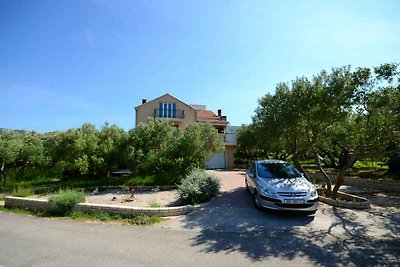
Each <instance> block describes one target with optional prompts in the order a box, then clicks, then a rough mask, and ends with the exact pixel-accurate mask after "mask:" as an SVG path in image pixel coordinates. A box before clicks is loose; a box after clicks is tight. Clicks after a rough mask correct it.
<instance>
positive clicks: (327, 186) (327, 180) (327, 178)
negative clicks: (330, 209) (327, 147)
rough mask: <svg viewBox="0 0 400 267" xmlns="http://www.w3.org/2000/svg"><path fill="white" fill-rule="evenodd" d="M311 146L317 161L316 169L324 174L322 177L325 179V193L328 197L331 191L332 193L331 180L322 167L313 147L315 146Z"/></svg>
mask: <svg viewBox="0 0 400 267" xmlns="http://www.w3.org/2000/svg"><path fill="white" fill-rule="evenodd" d="M312 148H313V151H314V155H315V160H316V162H317V166H318V170H319V171H320V172H321V173H322V175H323V176H324V179H325V183H326V191H325V195H326V196H327V197H330V196H331V193H332V180H331V178H330V177H329V175H328V174H327V173H326V172H325V171H324V169H323V168H322V165H321V159H320V158H319V155H318V152H317V150H316V149H315V147H312Z"/></svg>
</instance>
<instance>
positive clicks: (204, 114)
mask: <svg viewBox="0 0 400 267" xmlns="http://www.w3.org/2000/svg"><path fill="white" fill-rule="evenodd" d="M212 117H217V115H216V114H215V113H214V112H212V111H211V110H198V111H197V118H198V119H201V118H212Z"/></svg>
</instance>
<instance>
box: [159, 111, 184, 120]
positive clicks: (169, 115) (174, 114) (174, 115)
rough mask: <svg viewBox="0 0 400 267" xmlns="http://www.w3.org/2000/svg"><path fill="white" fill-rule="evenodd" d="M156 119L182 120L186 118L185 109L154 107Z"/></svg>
mask: <svg viewBox="0 0 400 267" xmlns="http://www.w3.org/2000/svg"><path fill="white" fill-rule="evenodd" d="M154 118H155V119H166V120H174V121H182V120H183V119H184V118H185V111H184V110H183V109H175V110H173V109H158V108H156V109H154Z"/></svg>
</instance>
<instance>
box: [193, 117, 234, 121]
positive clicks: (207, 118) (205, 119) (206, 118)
mask: <svg viewBox="0 0 400 267" xmlns="http://www.w3.org/2000/svg"><path fill="white" fill-rule="evenodd" d="M197 120H198V121H214V122H215V121H220V122H226V121H227V119H226V116H220V117H217V116H216V117H201V118H197Z"/></svg>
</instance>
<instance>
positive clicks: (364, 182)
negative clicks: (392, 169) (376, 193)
mask: <svg viewBox="0 0 400 267" xmlns="http://www.w3.org/2000/svg"><path fill="white" fill-rule="evenodd" d="M307 175H308V177H309V178H311V179H316V180H319V181H325V178H324V176H323V174H322V173H320V172H314V173H312V172H311V173H307ZM329 175H330V177H331V179H332V183H335V182H336V178H337V174H335V173H329ZM344 184H345V185H351V186H358V187H363V188H371V189H378V190H383V191H388V192H400V181H393V180H381V179H380V180H374V179H367V178H360V177H353V176H345V177H344Z"/></svg>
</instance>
